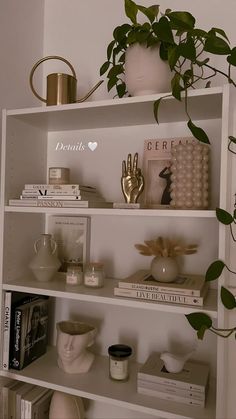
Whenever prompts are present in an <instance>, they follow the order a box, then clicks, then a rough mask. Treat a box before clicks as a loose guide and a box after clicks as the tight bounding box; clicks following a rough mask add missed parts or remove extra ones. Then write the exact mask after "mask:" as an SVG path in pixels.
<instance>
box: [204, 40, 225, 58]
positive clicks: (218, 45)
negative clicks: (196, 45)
mask: <svg viewBox="0 0 236 419" xmlns="http://www.w3.org/2000/svg"><path fill="white" fill-rule="evenodd" d="M204 51H206V52H211V53H212V54H216V55H228V54H230V53H231V50H230V47H229V45H228V44H227V42H226V41H224V39H222V38H219V37H218V36H210V37H209V38H207V40H206V42H205V45H204Z"/></svg>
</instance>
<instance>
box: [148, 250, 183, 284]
mask: <svg viewBox="0 0 236 419" xmlns="http://www.w3.org/2000/svg"><path fill="white" fill-rule="evenodd" d="M178 273H179V266H178V263H177V261H176V259H175V258H171V257H159V256H156V257H155V258H154V259H152V262H151V274H152V276H153V278H154V279H156V281H159V282H173V281H174V280H175V279H176V278H177V276H178Z"/></svg>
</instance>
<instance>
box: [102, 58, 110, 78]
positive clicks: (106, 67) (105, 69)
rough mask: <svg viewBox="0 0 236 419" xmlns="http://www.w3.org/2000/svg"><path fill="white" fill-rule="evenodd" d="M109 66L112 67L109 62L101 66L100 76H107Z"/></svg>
mask: <svg viewBox="0 0 236 419" xmlns="http://www.w3.org/2000/svg"><path fill="white" fill-rule="evenodd" d="M109 66H110V62H109V61H106V62H105V63H104V64H103V65H102V66H101V68H100V76H102V75H103V74H105V73H106V71H107V70H108V68H109Z"/></svg>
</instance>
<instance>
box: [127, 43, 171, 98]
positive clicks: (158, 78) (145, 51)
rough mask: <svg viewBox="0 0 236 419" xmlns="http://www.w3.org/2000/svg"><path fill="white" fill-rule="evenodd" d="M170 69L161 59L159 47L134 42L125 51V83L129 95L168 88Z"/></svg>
mask: <svg viewBox="0 0 236 419" xmlns="http://www.w3.org/2000/svg"><path fill="white" fill-rule="evenodd" d="M170 81H171V71H170V68H169V66H168V64H167V62H165V61H163V60H161V58H160V55H159V47H158V46H155V47H149V48H147V47H146V46H145V45H141V44H139V43H135V44H133V45H131V46H129V47H128V48H127V50H126V53H125V83H126V87H127V90H128V92H129V94H130V95H131V96H140V95H150V94H154V93H163V92H168V91H169V90H170Z"/></svg>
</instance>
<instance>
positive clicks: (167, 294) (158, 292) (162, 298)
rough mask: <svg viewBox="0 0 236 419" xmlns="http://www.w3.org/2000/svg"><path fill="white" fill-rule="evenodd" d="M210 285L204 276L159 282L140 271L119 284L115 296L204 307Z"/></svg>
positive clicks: (185, 275)
mask: <svg viewBox="0 0 236 419" xmlns="http://www.w3.org/2000/svg"><path fill="white" fill-rule="evenodd" d="M208 288H209V286H208V283H206V282H205V277H204V276H203V275H190V274H184V275H179V276H178V277H177V279H176V280H175V281H174V282H168V283H166V282H158V281H156V280H154V278H153V277H152V276H151V274H150V271H147V270H144V269H143V270H139V271H137V272H136V273H135V274H133V275H131V276H129V277H127V278H124V279H122V280H120V281H119V282H118V287H115V288H114V295H116V296H118V297H128V298H138V299H143V300H149V301H156V302H161V303H172V304H183V305H191V306H203V304H204V301H205V298H206V295H207V292H208Z"/></svg>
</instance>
